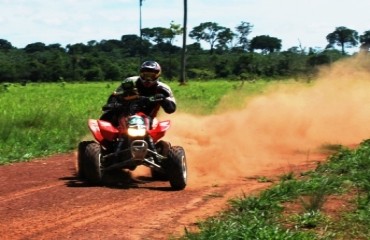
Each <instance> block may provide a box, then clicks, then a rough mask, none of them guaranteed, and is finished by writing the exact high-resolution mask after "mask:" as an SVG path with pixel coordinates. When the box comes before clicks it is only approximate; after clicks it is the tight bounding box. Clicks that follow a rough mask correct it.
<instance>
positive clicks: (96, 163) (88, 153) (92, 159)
mask: <svg viewBox="0 0 370 240" xmlns="http://www.w3.org/2000/svg"><path fill="white" fill-rule="evenodd" d="M100 160H101V148H100V145H99V144H98V143H96V142H89V143H88V144H87V145H86V148H85V154H84V159H83V162H82V164H83V176H84V177H85V178H86V180H87V181H88V182H89V183H91V184H100V183H101V182H102V178H103V172H102V169H101V162H100Z"/></svg>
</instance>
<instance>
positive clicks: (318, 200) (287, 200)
mask: <svg viewBox="0 0 370 240" xmlns="http://www.w3.org/2000/svg"><path fill="white" fill-rule="evenodd" d="M337 147H338V146H337ZM369 169H370V140H366V141H363V142H362V143H361V144H360V146H359V147H358V148H356V149H352V150H350V149H348V148H344V147H341V148H340V149H339V150H338V151H337V152H336V153H335V154H333V155H331V156H330V157H329V158H328V159H327V161H325V162H324V163H322V164H318V166H317V168H316V169H315V170H312V171H307V172H303V173H301V174H300V175H295V174H293V173H291V174H287V175H284V176H281V177H280V180H279V181H277V182H276V183H274V184H273V186H272V187H270V188H269V189H267V190H265V191H263V192H261V193H260V194H259V195H256V196H241V197H239V198H235V199H231V200H230V201H229V203H230V208H229V210H228V211H226V212H223V213H221V214H219V215H218V216H214V217H210V218H209V219H207V220H205V221H202V222H199V223H198V227H199V231H197V232H191V231H187V230H186V229H185V234H184V236H183V237H181V239H184V240H185V239H188V240H195V239H197V240H198V239H204V240H209V239H284V240H285V239H297V240H302V239H303V240H305V239H307V240H312V239H364V240H366V239H370V171H369ZM261 179H263V177H262V176H261Z"/></svg>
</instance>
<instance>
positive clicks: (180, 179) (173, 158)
mask: <svg viewBox="0 0 370 240" xmlns="http://www.w3.org/2000/svg"><path fill="white" fill-rule="evenodd" d="M167 160H168V161H167V164H166V171H167V174H168V178H169V181H170V184H171V187H172V189H174V190H183V189H184V188H185V187H186V183H187V175H188V173H187V164H186V156H185V150H184V149H183V148H182V147H180V146H173V147H171V148H170V150H169V152H168V159H167Z"/></svg>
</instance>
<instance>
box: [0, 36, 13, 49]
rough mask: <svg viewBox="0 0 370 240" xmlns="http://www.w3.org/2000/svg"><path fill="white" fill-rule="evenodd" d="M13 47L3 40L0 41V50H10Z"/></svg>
mask: <svg viewBox="0 0 370 240" xmlns="http://www.w3.org/2000/svg"><path fill="white" fill-rule="evenodd" d="M12 48H13V46H12V44H11V43H10V42H8V41H7V40H5V39H0V50H10V49H12Z"/></svg>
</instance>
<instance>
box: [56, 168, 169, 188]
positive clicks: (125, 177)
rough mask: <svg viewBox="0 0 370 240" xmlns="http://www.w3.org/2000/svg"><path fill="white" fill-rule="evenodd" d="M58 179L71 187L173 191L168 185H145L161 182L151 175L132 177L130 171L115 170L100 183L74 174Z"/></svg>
mask: <svg viewBox="0 0 370 240" xmlns="http://www.w3.org/2000/svg"><path fill="white" fill-rule="evenodd" d="M59 180H60V181H64V182H65V186H67V187H71V188H88V187H99V186H101V187H108V188H112V189H130V188H143V189H149V190H154V191H173V189H172V188H171V187H170V186H168V187H167V186H152V185H151V186H146V184H148V183H152V182H163V181H158V180H154V179H153V178H152V177H148V176H139V177H136V178H133V177H132V176H131V174H130V173H127V172H117V173H114V174H109V176H107V177H104V178H103V181H102V183H101V184H91V183H88V182H87V181H84V180H83V179H81V178H79V177H77V175H76V174H73V176H68V177H61V178H59Z"/></svg>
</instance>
